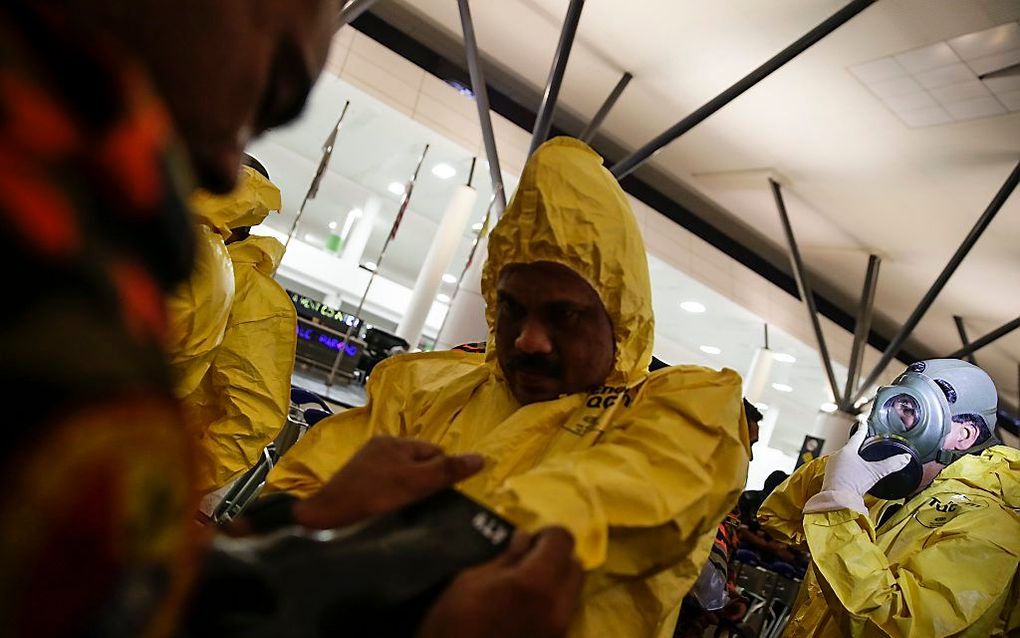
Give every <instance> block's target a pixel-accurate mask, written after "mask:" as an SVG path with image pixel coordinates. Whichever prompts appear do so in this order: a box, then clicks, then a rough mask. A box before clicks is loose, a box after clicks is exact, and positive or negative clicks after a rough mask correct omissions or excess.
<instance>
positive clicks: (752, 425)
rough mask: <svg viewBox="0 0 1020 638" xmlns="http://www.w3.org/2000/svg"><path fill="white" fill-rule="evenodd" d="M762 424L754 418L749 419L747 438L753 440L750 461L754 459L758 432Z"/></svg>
mask: <svg viewBox="0 0 1020 638" xmlns="http://www.w3.org/2000/svg"><path fill="white" fill-rule="evenodd" d="M760 426H761V424H760V423H758V422H757V421H755V420H753V419H748V420H747V438H748V440H749V441H750V442H751V452H750V458H748V460H749V461H753V460H754V444H755V443H757V442H758V434H759V430H760Z"/></svg>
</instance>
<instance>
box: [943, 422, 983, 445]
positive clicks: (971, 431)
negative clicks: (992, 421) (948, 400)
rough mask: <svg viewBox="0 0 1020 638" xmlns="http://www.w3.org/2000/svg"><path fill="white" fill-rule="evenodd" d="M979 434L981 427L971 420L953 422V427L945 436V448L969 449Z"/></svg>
mask: <svg viewBox="0 0 1020 638" xmlns="http://www.w3.org/2000/svg"><path fill="white" fill-rule="evenodd" d="M979 436H981V429H980V428H979V427H978V426H977V425H976V424H975V423H974V422H973V421H961V422H956V421H954V422H953V429H952V430H951V431H950V432H949V436H948V437H946V439H947V440H946V443H945V445H944V447H945V449H947V450H959V451H964V450H969V449H970V448H971V447H972V446H973V445H974V444H975V443H976V442H977V440H978V437H979Z"/></svg>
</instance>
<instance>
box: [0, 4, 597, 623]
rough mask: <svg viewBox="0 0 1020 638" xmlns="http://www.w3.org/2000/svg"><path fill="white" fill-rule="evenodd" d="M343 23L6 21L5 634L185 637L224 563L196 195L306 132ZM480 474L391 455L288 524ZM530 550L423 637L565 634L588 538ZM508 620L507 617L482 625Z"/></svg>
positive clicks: (308, 14)
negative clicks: (214, 492) (201, 371)
mask: <svg viewBox="0 0 1020 638" xmlns="http://www.w3.org/2000/svg"><path fill="white" fill-rule="evenodd" d="M337 9H338V5H337V3H335V2H330V1H326V0H286V1H284V0H261V1H259V2H250V1H249V0H222V1H218V2H212V3H210V2H205V1H202V2H199V1H198V0H182V1H180V2H157V1H155V0H141V1H139V2H132V3H128V2H123V1H119V0H67V1H65V2H60V3H51V2H44V1H41V0H40V1H38V2H33V1H30V0H8V1H7V2H4V3H3V4H2V6H0V219H2V220H3V224H2V225H0V267H3V268H4V269H5V272H8V273H12V274H13V275H12V276H11V277H10V278H9V281H8V286H9V288H8V292H9V293H10V297H9V298H10V299H11V300H12V301H13V303H12V304H11V307H10V308H8V309H6V311H5V313H4V316H3V322H2V323H0V381H2V385H0V387H2V388H3V391H2V392H3V394H2V397H3V399H4V401H3V403H4V408H5V413H4V422H5V423H6V424H7V428H6V430H5V438H4V445H3V447H2V452H0V454H2V457H0V481H2V484H3V486H4V490H3V493H2V494H0V628H2V632H3V634H4V635H5V636H33V637H47V636H71V635H73V636H131V637H134V636H162V635H171V634H173V635H180V632H179V631H178V630H177V629H176V627H177V626H178V623H179V620H178V613H179V609H180V608H181V606H182V604H183V602H184V600H185V599H186V597H187V594H188V589H189V588H190V587H191V577H192V574H193V573H194V572H196V571H197V570H198V567H199V566H200V564H201V562H202V561H204V560H205V558H206V556H207V553H206V552H205V551H204V550H203V549H202V544H201V543H200V542H199V539H197V538H196V536H197V535H198V533H199V528H198V527H197V526H196V525H195V524H194V516H195V505H196V503H197V499H198V495H199V494H198V490H197V489H195V487H196V484H195V478H196V477H195V466H196V463H195V458H196V452H195V450H194V447H193V440H192V438H191V437H189V436H188V432H187V430H186V429H185V427H184V424H183V419H182V417H181V408H180V405H179V404H178V402H177V401H176V400H175V398H174V396H173V392H172V387H173V386H172V383H171V376H170V372H169V369H168V365H167V363H168V362H167V360H166V355H165V352H164V350H163V345H164V343H165V341H166V339H167V338H168V337H167V321H166V315H165V306H164V298H165V295H167V294H169V293H170V292H171V291H172V290H173V289H174V288H175V287H176V286H177V285H179V284H180V283H181V282H183V281H184V280H185V279H186V278H187V277H188V276H189V274H190V271H191V268H192V263H193V249H194V245H195V244H194V242H193V232H192V229H191V227H190V223H191V220H190V219H189V212H188V210H187V207H186V205H185V197H186V195H188V194H189V193H190V192H191V191H192V190H193V188H194V187H195V186H201V187H203V188H205V189H207V190H210V191H214V192H226V191H229V190H231V189H232V188H233V187H234V184H235V182H236V180H237V175H238V169H239V165H240V159H241V153H242V149H243V148H244V147H245V146H246V145H247V143H248V141H249V139H250V138H251V137H252V136H253V135H256V134H258V133H260V132H261V131H264V130H265V129H267V128H269V127H271V126H275V125H278V124H283V123H284V122H286V121H288V120H290V119H292V118H293V117H294V116H295V115H297V113H298V112H299V111H300V109H301V107H302V105H303V104H304V101H305V99H306V97H307V94H308V91H309V89H310V87H311V85H312V82H313V81H314V80H315V78H316V76H317V75H318V73H319V71H320V70H321V68H322V65H323V63H324V60H325V56H326V52H327V49H328V44H329V41H330V38H331V36H332V35H333V33H334V31H335V25H334V18H335V16H336V13H337ZM178 136H179V137H178ZM193 179H197V183H195V182H193V181H192V180H193ZM242 243H243V242H242ZM240 252H244V251H240V250H239V253H240ZM238 258H239V259H242V258H243V255H241V254H238ZM239 279H240V278H239ZM480 466H481V460H480V459H478V458H477V457H451V456H447V455H445V454H444V453H443V452H442V450H440V449H439V448H438V447H435V446H429V447H427V448H424V449H423V448H422V447H421V446H420V445H414V444H413V442H410V441H396V442H394V441H392V440H391V441H389V442H385V441H384V442H379V441H376V442H374V443H370V444H369V445H367V446H366V447H365V448H364V449H363V450H362V451H361V452H360V453H359V455H357V456H356V457H355V458H352V459H351V460H350V462H349V463H348V464H347V465H345V466H344V468H343V469H342V470H341V471H340V473H339V474H338V476H337V481H334V482H330V483H329V484H328V485H327V487H328V488H329V489H328V490H325V493H323V494H317V495H316V499H315V500H312V501H310V502H303V504H300V505H301V507H298V506H295V511H296V512H308V513H309V514H308V515H309V516H312V515H314V516H316V517H317V522H318V523H319V524H321V525H323V526H326V527H333V526H339V525H343V524H350V523H354V522H357V521H360V520H362V519H363V518H365V517H368V516H373V515H378V514H382V513H384V512H386V511H390V510H394V509H397V508H401V507H403V506H405V505H408V504H409V503H413V502H415V501H417V500H419V499H421V498H423V497H426V496H428V495H430V494H433V493H436V492H437V491H440V490H442V489H444V488H446V487H448V486H450V485H452V484H453V483H456V482H457V481H459V480H462V479H464V478H466V477H467V476H470V475H472V474H473V473H475V472H476V471H477V470H478V469H479V468H480ZM366 487H367V488H369V489H365V488H366ZM320 510H321V511H320ZM296 522H299V523H300V522H301V520H300V519H299V520H297V521H296ZM263 523H264V521H263ZM255 527H259V526H258V525H253V526H252V528H253V529H250V530H248V531H256V530H255V529H254V528H255ZM238 533H240V530H239V532H238ZM522 538H523V540H522V541H518V542H517V545H516V546H514V547H513V548H512V549H513V552H512V554H511V555H510V557H509V558H508V559H507V558H503V557H501V558H500V559H497V560H496V561H493V562H491V563H489V564H486V565H483V566H482V567H479V568H477V569H476V570H469V571H466V572H464V573H463V574H462V575H461V577H458V578H457V579H456V580H455V581H454V582H453V584H452V585H451V586H450V587H449V589H448V590H447V591H446V592H445V593H444V595H443V596H442V597H440V598H439V600H438V602H437V604H436V605H435V606H434V608H433V610H432V612H434V613H431V612H430V613H431V615H430V616H429V617H428V618H427V623H426V625H425V627H426V628H427V630H428V634H427V635H429V636H464V635H467V634H463V633H455V632H456V631H457V630H456V628H457V627H459V626H463V627H482V628H484V627H485V626H487V625H486V622H487V621H491V618H490V617H489V616H487V615H486V614H487V613H491V612H502V613H503V614H504V615H507V616H510V617H513V618H515V619H516V621H515V622H513V623H507V624H505V625H503V627H504V628H505V629H504V633H503V634H497V633H493V634H491V635H508V636H528V635H536V636H545V635H555V634H556V633H557V631H556V630H557V628H559V627H563V626H565V622H566V620H565V618H569V613H570V611H571V607H572V604H573V601H574V600H575V598H576V591H575V590H572V588H571V582H572V577H573V581H574V582H576V581H577V580H578V579H579V576H577V575H578V574H579V569H578V568H577V567H576V566H574V565H572V563H571V561H570V552H571V548H572V541H571V540H570V537H569V535H567V534H565V533H564V532H562V531H559V532H544V533H542V534H539V535H537V536H534V537H532V536H528V535H525V536H523V537H522ZM501 561H502V562H501ZM536 562H537V563H539V564H543V565H545V564H553V565H557V566H558V569H556V570H554V571H553V572H552V574H553V576H554V577H553V578H548V577H547V578H545V579H535V578H533V577H532V576H533V574H534V565H535V563H536ZM338 578H339V575H338ZM522 582H527V583H531V584H530V585H528V586H527V587H522V586H521V585H522ZM564 584H565V585H564ZM282 585H285V586H287V587H290V588H291V589H294V588H300V582H286V583H282ZM477 592H484V593H485V594H486V596H485V598H479V596H477V595H474V594H475V593H477ZM515 592H516V593H517V594H518V595H517V597H516V598H515V597H514V596H513V595H511V594H513V593H515ZM529 594H530V595H529ZM493 599H500V600H502V601H503V602H504V605H503V606H502V607H500V606H488V605H486V606H482V605H481V604H479V600H483V601H487V600H493ZM515 602H516V603H518V604H516V605H515V604H514V603H515ZM221 635H225V634H221ZM479 635H485V634H479Z"/></svg>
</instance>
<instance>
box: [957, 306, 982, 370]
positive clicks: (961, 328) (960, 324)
mask: <svg viewBox="0 0 1020 638" xmlns="http://www.w3.org/2000/svg"><path fill="white" fill-rule="evenodd" d="M953 323H955V324H956V331H957V332H958V333H960V343H962V344H963V347H964V348H966V347H967V346H969V345H970V338H968V337H967V327H966V326H964V325H963V317H961V316H960V315H953ZM963 358H964V359H966V360H967V361H968V362H970V363H972V364H974V365H977V361H975V360H974V353H971V354H968V355H967V356H965V357H963Z"/></svg>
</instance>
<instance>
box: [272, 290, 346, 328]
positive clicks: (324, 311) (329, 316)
mask: <svg viewBox="0 0 1020 638" xmlns="http://www.w3.org/2000/svg"><path fill="white" fill-rule="evenodd" d="M287 292H288V293H289V294H290V300H291V302H292V303H293V304H294V308H295V309H296V310H297V313H298V316H299V317H304V318H305V319H311V320H313V321H317V322H320V323H322V324H323V325H326V326H329V327H330V328H333V329H334V330H344V329H346V328H347V327H350V326H354V327H357V320H356V319H355V318H354V315H349V314H346V313H343V312H341V311H340V310H338V309H337V308H333V307H332V306H327V305H326V304H324V303H322V302H321V301H316V300H315V299H312V298H311V297H306V296H304V295H300V294H298V293H296V292H294V291H292V290H288V291H287Z"/></svg>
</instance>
